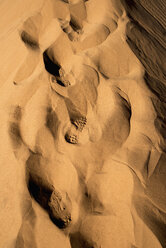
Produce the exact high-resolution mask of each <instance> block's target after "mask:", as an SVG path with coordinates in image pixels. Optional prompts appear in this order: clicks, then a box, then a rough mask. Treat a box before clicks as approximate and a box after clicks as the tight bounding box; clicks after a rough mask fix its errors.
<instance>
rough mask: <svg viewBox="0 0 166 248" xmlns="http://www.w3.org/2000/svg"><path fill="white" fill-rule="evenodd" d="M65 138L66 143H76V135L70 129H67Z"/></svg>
mask: <svg viewBox="0 0 166 248" xmlns="http://www.w3.org/2000/svg"><path fill="white" fill-rule="evenodd" d="M65 140H66V141H67V142H68V143H71V144H75V145H76V144H78V135H77V134H74V133H73V132H71V130H69V131H67V133H66V135H65Z"/></svg>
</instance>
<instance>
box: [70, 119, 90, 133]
mask: <svg viewBox="0 0 166 248" xmlns="http://www.w3.org/2000/svg"><path fill="white" fill-rule="evenodd" d="M71 122H72V123H73V124H74V125H75V126H76V129H77V130H78V131H79V132H82V130H83V129H84V127H85V126H86V123H87V119H86V117H80V118H79V119H76V120H72V121H71Z"/></svg>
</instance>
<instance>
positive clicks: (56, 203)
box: [48, 190, 72, 228]
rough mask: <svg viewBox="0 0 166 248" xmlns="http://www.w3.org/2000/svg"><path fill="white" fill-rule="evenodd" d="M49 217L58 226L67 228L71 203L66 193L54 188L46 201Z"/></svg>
mask: <svg viewBox="0 0 166 248" xmlns="http://www.w3.org/2000/svg"><path fill="white" fill-rule="evenodd" d="M48 206H49V211H50V217H51V219H52V221H53V222H54V223H55V224H56V225H57V226H58V227H59V228H67V227H68V226H69V225H70V224H71V221H72V219H71V210H72V203H71V200H70V198H69V196H68V194H67V193H64V194H61V193H59V192H58V191H56V190H54V191H53V192H52V194H51V197H50V200H49V202H48Z"/></svg>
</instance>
